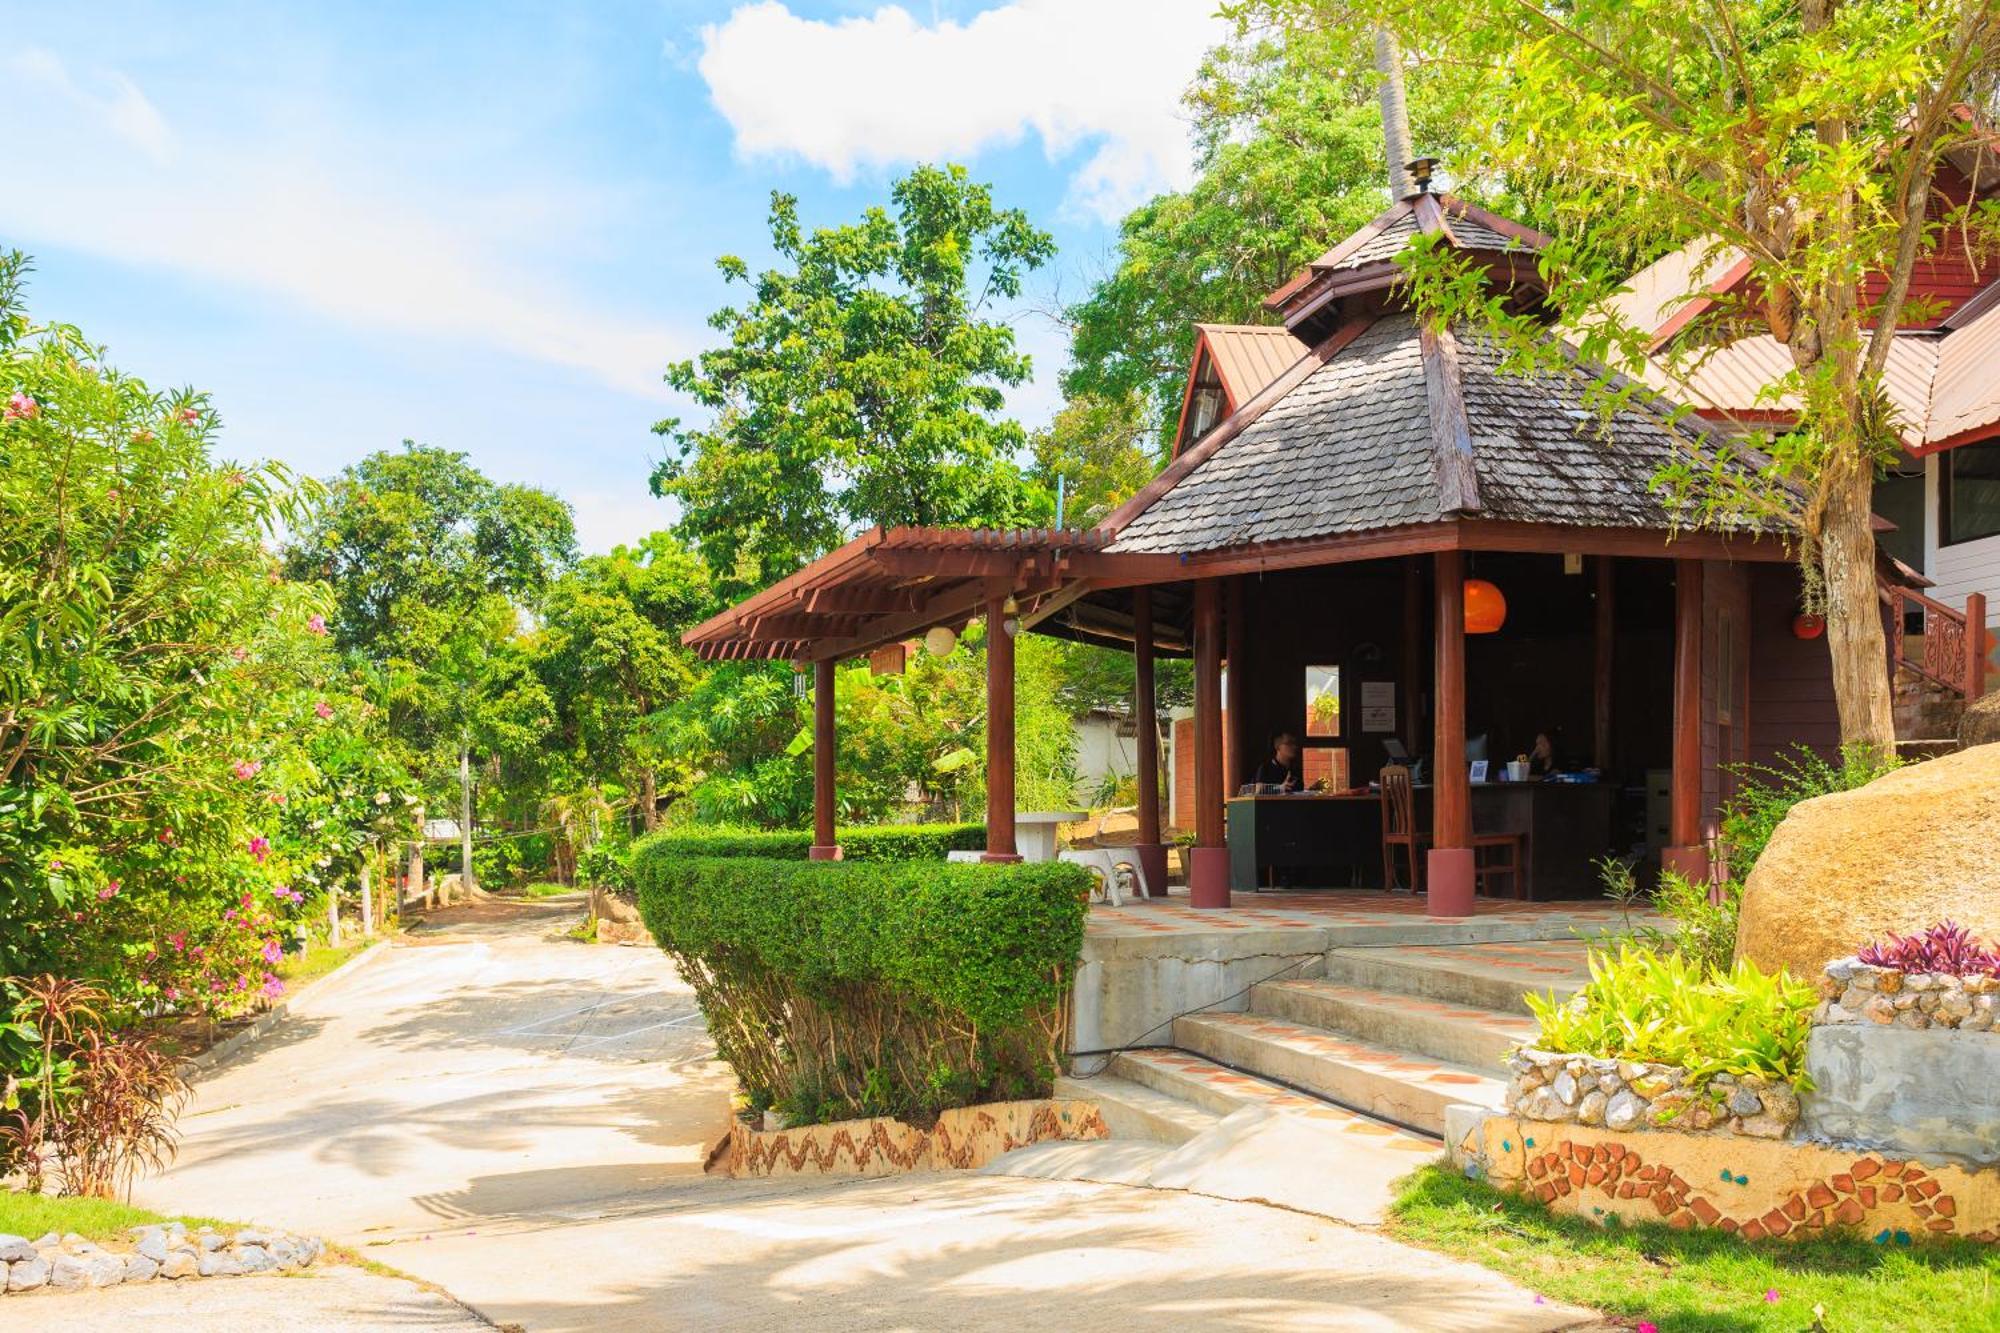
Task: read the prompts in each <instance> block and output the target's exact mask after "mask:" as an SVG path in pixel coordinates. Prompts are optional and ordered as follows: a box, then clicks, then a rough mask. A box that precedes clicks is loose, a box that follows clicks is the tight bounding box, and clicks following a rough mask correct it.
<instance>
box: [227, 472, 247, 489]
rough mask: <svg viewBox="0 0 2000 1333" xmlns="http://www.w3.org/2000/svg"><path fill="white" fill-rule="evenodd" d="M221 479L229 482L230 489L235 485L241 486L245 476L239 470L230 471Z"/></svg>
mask: <svg viewBox="0 0 2000 1333" xmlns="http://www.w3.org/2000/svg"><path fill="white" fill-rule="evenodd" d="M223 480H224V481H227V482H228V483H229V485H230V487H231V489H234V488H235V487H238V486H241V485H242V484H243V482H244V480H245V478H244V476H243V474H242V473H241V472H232V473H230V474H229V475H228V476H227V477H225V478H223Z"/></svg>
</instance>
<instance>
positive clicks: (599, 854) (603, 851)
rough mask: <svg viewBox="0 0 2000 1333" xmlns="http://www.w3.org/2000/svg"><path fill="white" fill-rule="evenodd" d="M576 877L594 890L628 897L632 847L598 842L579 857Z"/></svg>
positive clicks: (630, 885) (624, 844) (628, 844)
mask: <svg viewBox="0 0 2000 1333" xmlns="http://www.w3.org/2000/svg"><path fill="white" fill-rule="evenodd" d="M576 873H577V876H578V877H579V878H580V879H582V880H583V882H584V883H585V884H588V885H590V887H592V888H594V889H605V890H608V891H609V892H612V893H622V894H626V895H630V894H631V892H632V846H631V844H630V843H617V842H600V843H598V844H597V845H596V846H595V847H592V848H591V849H590V850H589V851H587V852H585V853H584V854H583V855H582V856H579V857H578V858H577V861H576Z"/></svg>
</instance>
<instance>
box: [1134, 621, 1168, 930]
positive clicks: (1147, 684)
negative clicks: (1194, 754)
mask: <svg viewBox="0 0 2000 1333" xmlns="http://www.w3.org/2000/svg"><path fill="white" fill-rule="evenodd" d="M1132 721H1133V725H1134V728H1135V730H1136V731H1137V733H1138V734H1137V736H1136V737H1135V740H1136V742H1137V744H1136V746H1135V748H1136V749H1137V750H1138V759H1139V845H1138V846H1136V847H1134V848H1133V849H1132V851H1133V855H1135V856H1137V857H1138V858H1139V868H1140V871H1141V873H1142V875H1143V877H1144V879H1145V881H1146V890H1147V893H1148V894H1149V895H1150V896H1151V897H1154V898H1164V897H1166V896H1167V849H1166V846H1165V844H1163V843H1162V842H1161V841H1160V717H1159V701H1158V698H1157V695H1156V691H1155V687H1154V681H1153V590H1152V589H1151V588H1134V589H1133V590H1132Z"/></svg>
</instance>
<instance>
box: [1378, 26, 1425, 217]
mask: <svg viewBox="0 0 2000 1333" xmlns="http://www.w3.org/2000/svg"><path fill="white" fill-rule="evenodd" d="M1375 69H1376V71H1377V72H1378V73H1380V74H1381V76H1382V89H1381V102H1382V147H1383V149H1384V151H1385V152H1386V154H1387V156H1388V159H1389V197H1390V199H1391V201H1392V202H1396V203H1400V202H1402V201H1403V200H1405V199H1408V198H1410V197H1411V196H1412V195H1414V194H1417V193H1419V190H1418V188H1417V183H1416V181H1415V180H1414V179H1412V178H1411V175H1410V161H1411V159H1412V158H1413V157H1414V156H1415V154H1413V153H1412V152H1411V151H1410V106H1409V100H1408V98H1407V97H1406V96H1405V95H1404V92H1403V52H1402V50H1401V48H1399V47H1398V46H1397V45H1396V39H1395V37H1393V36H1392V35H1390V32H1389V30H1388V29H1387V28H1377V29H1375Z"/></svg>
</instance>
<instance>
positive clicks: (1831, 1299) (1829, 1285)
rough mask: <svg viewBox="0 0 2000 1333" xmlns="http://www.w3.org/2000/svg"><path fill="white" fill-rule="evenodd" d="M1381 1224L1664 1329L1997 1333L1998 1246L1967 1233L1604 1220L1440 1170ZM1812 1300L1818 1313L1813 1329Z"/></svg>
mask: <svg viewBox="0 0 2000 1333" xmlns="http://www.w3.org/2000/svg"><path fill="white" fill-rule="evenodd" d="M1389 1232H1390V1234H1391V1235H1393V1236H1395V1237H1396V1238H1397V1239H1398V1240H1403V1241H1408V1242H1409V1243H1411V1244H1413V1245H1420V1246H1423V1247H1424V1248H1425V1249H1430V1250H1438V1251H1442V1252H1443V1253H1446V1254H1450V1255H1455V1256H1457V1257H1459V1258H1462V1259H1469V1260H1471V1261H1472V1262H1473V1263H1476V1264H1480V1265H1482V1266H1483V1267H1486V1268H1490V1269H1492V1270H1493V1271H1495V1272H1497V1273H1504V1274H1506V1275H1507V1276H1508V1277H1511V1278H1513V1279H1514V1280H1515V1281H1517V1282H1519V1283H1521V1284H1522V1285H1523V1286H1526V1287H1529V1288H1531V1289H1533V1290H1535V1291H1538V1292H1540V1293H1542V1294H1543V1295H1545V1296H1547V1297H1549V1298H1550V1299H1552V1300H1559V1301H1566V1302H1569V1303H1571V1304H1575V1305H1587V1306H1591V1307H1593V1308H1595V1309H1598V1310H1602V1311H1604V1312H1605V1313H1606V1314H1608V1315H1612V1316H1614V1317H1618V1318H1620V1319H1622V1320H1626V1321H1630V1322H1632V1323H1633V1324H1634V1325H1635V1326H1636V1325H1637V1324H1638V1323H1641V1322H1645V1323H1651V1324H1655V1325H1658V1327H1659V1329H1660V1333H1677V1331H1680V1330H1699V1331H1700V1333H1738V1331H1739V1330H1751V1329H1763V1330H1771V1331H1772V1333H1805V1331H1807V1330H1815V1329H1823V1330H1825V1333H1871V1331H1873V1330H1881V1331H1882V1333H1901V1331H1902V1330H1905V1329H1915V1328H1952V1329H2000V1249H1996V1248H1995V1247H1992V1246H1985V1245H1979V1244H1976V1243H1974V1242H1972V1241H1947V1242H1937V1243H1930V1244H1921V1245H1916V1246H1910V1247H1900V1246H1887V1247H1885V1246H1881V1245H1876V1244H1874V1243H1872V1242H1870V1241H1868V1240H1865V1239H1861V1238H1858V1237H1823V1238H1819V1239H1814V1240H1803V1241H1790V1242H1787V1241H1764V1242H1757V1243H1751V1242H1748V1241H1742V1240H1738V1239H1736V1238H1735V1237H1733V1236H1729V1235H1726V1234H1724V1233H1722V1232H1719V1231H1700V1230H1697V1231H1675V1230H1673V1229H1672V1228H1670V1227H1665V1226H1660V1225H1655V1224H1652V1223H1647V1224H1644V1225H1638V1226H1612V1227H1599V1226H1597V1225H1595V1224H1594V1223H1591V1222H1586V1221H1583V1220H1582V1219H1580V1218H1574V1217H1563V1216H1558V1215H1557V1214H1554V1213H1551V1212H1550V1211H1549V1210H1548V1209H1546V1208H1544V1207H1542V1206H1541V1205H1540V1204H1538V1203H1535V1202H1533V1201H1532V1200H1528V1199H1523V1198H1520V1197H1518V1196H1516V1195H1511V1194H1503V1193H1501V1192H1499V1191H1498V1190H1495V1189H1493V1188H1492V1187H1491V1186H1488V1185H1485V1184H1482V1183H1480V1182H1477V1181H1471V1180H1467V1179H1465V1178H1464V1177H1463V1176H1462V1175H1460V1174H1459V1173H1458V1172H1457V1171H1455V1170H1452V1169H1451V1168H1450V1167H1448V1166H1442V1165H1439V1166H1429V1167H1425V1168H1424V1169H1423V1170H1421V1171H1418V1172H1417V1173H1416V1174H1414V1175H1412V1176H1411V1177H1409V1178H1408V1179H1407V1180H1405V1181H1404V1182H1403V1186H1402V1190H1401V1193H1400V1194H1399V1195H1398V1197H1397V1199H1396V1202H1395V1205H1394V1207H1393V1208H1392V1210H1391V1216H1390V1221H1389ZM1769 1293H1776V1297H1777V1299H1776V1300H1775V1301H1773V1300H1769V1299H1767V1295H1768V1294H1769ZM1814 1306H1820V1307H1823V1308H1824V1310H1825V1315H1824V1318H1823V1322H1821V1323H1820V1324H1818V1325H1815V1323H1814V1316H1813V1307H1814Z"/></svg>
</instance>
